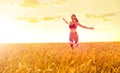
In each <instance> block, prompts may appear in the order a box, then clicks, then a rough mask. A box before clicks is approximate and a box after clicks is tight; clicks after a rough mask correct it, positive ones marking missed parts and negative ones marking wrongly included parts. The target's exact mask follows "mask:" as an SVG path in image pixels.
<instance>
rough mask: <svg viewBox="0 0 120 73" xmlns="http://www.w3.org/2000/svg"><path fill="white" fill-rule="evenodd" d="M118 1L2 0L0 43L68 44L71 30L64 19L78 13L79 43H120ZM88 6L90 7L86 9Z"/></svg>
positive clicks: (0, 8)
mask: <svg viewBox="0 0 120 73" xmlns="http://www.w3.org/2000/svg"><path fill="white" fill-rule="evenodd" d="M119 3H120V2H119V1H118V0H114V1H112V0H111V1H110V0H106V1H104V0H101V1H96V0H91V1H89V0H84V1H81V0H76V1H73V0H70V1H69V0H16V1H15V0H14V1H12V0H9V1H5V0H1V2H0V4H1V7H0V43H25V42H26V43H30V42H69V33H70V29H69V27H68V25H66V24H65V22H64V21H63V20H62V18H63V17H64V18H65V19H66V20H67V21H70V20H71V19H70V17H71V14H73V13H74V14H76V15H77V17H78V20H79V22H80V23H81V24H83V25H86V26H88V27H89V26H93V27H95V30H88V29H83V28H81V27H78V28H77V32H78V35H79V41H80V42H89V41H90V42H93V41H120V38H119V37H120V34H118V33H119V32H120V28H119V27H120V22H119V19H120V13H119V11H120V8H119V6H120V4H119ZM86 5H87V6H86Z"/></svg>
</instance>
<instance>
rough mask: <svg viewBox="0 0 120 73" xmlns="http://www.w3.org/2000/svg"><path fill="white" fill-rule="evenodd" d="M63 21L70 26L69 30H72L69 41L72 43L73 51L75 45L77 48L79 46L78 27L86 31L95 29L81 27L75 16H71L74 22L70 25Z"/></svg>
mask: <svg viewBox="0 0 120 73" xmlns="http://www.w3.org/2000/svg"><path fill="white" fill-rule="evenodd" d="M63 20H64V21H65V22H66V24H69V28H70V35H69V41H70V46H71V48H72V49H73V48H74V44H75V46H76V47H77V46H78V39H79V38H78V33H77V31H76V28H77V26H80V27H83V28H86V29H94V28H93V27H87V26H83V25H81V24H80V23H79V21H78V19H77V17H76V15H75V14H73V15H72V16H71V20H72V21H71V22H70V23H68V22H67V21H66V20H65V19H64V18H63Z"/></svg>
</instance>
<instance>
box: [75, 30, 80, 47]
mask: <svg viewBox="0 0 120 73" xmlns="http://www.w3.org/2000/svg"><path fill="white" fill-rule="evenodd" d="M78 40H79V36H78V33H77V32H75V34H74V41H75V45H76V47H78V45H79V43H78Z"/></svg>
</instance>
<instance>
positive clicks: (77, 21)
mask: <svg viewBox="0 0 120 73" xmlns="http://www.w3.org/2000/svg"><path fill="white" fill-rule="evenodd" d="M72 16H74V17H75V20H76V22H79V21H78V19H77V17H76V15H75V14H72ZM72 16H71V17H72Z"/></svg>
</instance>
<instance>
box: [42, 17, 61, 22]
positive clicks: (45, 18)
mask: <svg viewBox="0 0 120 73" xmlns="http://www.w3.org/2000/svg"><path fill="white" fill-rule="evenodd" d="M59 18H61V16H54V17H43V18H42V20H45V21H47V20H57V19H59Z"/></svg>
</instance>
